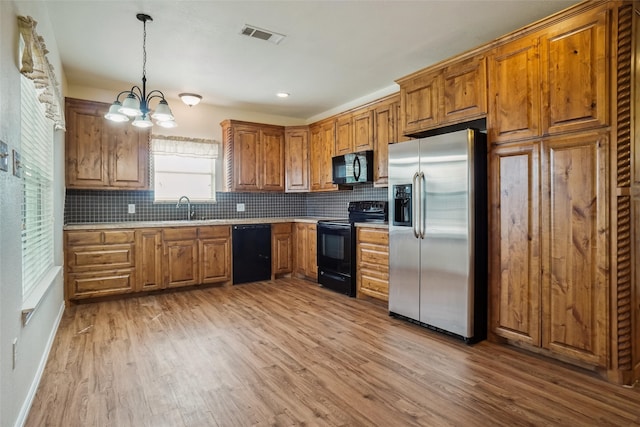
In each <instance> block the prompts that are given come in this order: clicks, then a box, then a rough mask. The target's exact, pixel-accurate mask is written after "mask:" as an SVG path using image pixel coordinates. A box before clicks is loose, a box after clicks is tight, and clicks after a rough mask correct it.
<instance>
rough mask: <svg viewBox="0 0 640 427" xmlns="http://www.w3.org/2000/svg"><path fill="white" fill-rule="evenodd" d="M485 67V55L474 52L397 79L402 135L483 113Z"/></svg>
mask: <svg viewBox="0 0 640 427" xmlns="http://www.w3.org/2000/svg"><path fill="white" fill-rule="evenodd" d="M486 67H487V66H486V58H485V57H484V55H478V56H473V57H471V58H464V59H461V60H459V61H456V62H453V63H449V64H447V65H446V66H443V67H439V68H437V67H433V68H428V69H426V70H424V71H420V72H418V73H414V74H412V75H410V76H407V77H404V78H402V79H399V80H397V82H398V84H399V85H400V103H401V111H402V113H401V121H402V130H403V132H404V135H412V134H416V133H419V132H422V131H424V130H428V129H432V128H435V127H438V126H443V125H447V124H453V123H459V122H463V121H467V120H472V119H476V118H479V117H482V116H484V115H485V114H486V113H487V89H486V86H487V70H486Z"/></svg>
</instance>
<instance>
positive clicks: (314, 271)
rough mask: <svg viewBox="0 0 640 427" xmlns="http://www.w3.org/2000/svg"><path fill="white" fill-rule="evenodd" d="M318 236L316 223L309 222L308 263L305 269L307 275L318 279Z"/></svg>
mask: <svg viewBox="0 0 640 427" xmlns="http://www.w3.org/2000/svg"><path fill="white" fill-rule="evenodd" d="M317 245H318V236H317V227H316V225H315V224H307V260H306V261H307V265H306V267H305V271H306V274H307V277H310V278H312V279H315V280H317V279H318V257H317V253H318V246H317Z"/></svg>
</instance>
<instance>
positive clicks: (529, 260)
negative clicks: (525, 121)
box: [489, 142, 541, 346]
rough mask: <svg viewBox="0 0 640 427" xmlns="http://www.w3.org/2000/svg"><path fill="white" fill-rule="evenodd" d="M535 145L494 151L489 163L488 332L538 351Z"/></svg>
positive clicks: (538, 273) (538, 225)
mask: <svg viewBox="0 0 640 427" xmlns="http://www.w3.org/2000/svg"><path fill="white" fill-rule="evenodd" d="M539 150H540V148H539V143H537V142H536V143H528V144H522V145H513V144H511V145H509V146H501V147H498V148H495V149H494V150H493V152H492V153H491V157H490V175H491V176H493V177H494V179H493V180H492V182H491V184H490V189H489V191H490V194H489V197H490V203H491V210H490V215H491V216H490V227H491V231H490V233H489V236H490V242H489V247H490V253H492V254H493V256H492V257H491V263H492V265H491V268H490V271H491V275H490V278H489V283H490V287H491V293H490V294H491V304H492V309H491V310H490V312H491V317H492V318H491V328H492V330H493V331H494V332H495V333H496V334H497V335H500V336H502V337H505V338H508V339H510V340H512V341H516V342H522V343H527V344H531V345H534V346H540V343H541V341H540V321H541V319H540V310H541V308H540V291H541V289H540V281H541V278H540V207H539V206H540V197H539V194H540V181H539V175H540V156H539Z"/></svg>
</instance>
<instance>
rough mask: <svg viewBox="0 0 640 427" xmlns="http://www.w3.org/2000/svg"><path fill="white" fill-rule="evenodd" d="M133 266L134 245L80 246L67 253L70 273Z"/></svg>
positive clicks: (70, 249)
mask: <svg viewBox="0 0 640 427" xmlns="http://www.w3.org/2000/svg"><path fill="white" fill-rule="evenodd" d="M133 266H134V251H133V244H124V245H109V246H78V247H71V248H69V249H68V251H67V267H68V268H69V271H80V270H89V269H94V270H95V269H96V268H126V267H133Z"/></svg>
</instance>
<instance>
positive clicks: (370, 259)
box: [358, 243, 389, 271]
mask: <svg viewBox="0 0 640 427" xmlns="http://www.w3.org/2000/svg"><path fill="white" fill-rule="evenodd" d="M358 255H359V256H358V264H359V265H362V264H368V265H369V267H370V268H371V267H373V268H375V269H376V270H380V271H389V251H388V249H387V248H386V247H382V246H378V245H372V244H368V243H362V244H361V245H360V247H359V248H358Z"/></svg>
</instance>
